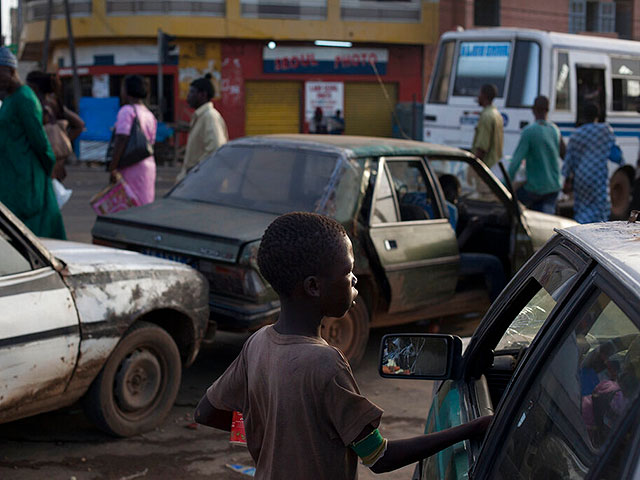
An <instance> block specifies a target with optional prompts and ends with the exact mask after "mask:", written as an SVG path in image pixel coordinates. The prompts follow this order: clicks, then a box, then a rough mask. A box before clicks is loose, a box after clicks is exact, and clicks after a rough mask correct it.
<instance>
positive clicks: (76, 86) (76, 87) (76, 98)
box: [49, 0, 82, 112]
mask: <svg viewBox="0 0 640 480" xmlns="http://www.w3.org/2000/svg"><path fill="white" fill-rule="evenodd" d="M49 1H51V0H49ZM64 15H65V17H66V19H67V36H68V37H69V52H70V53H71V69H72V71H73V103H74V107H75V111H76V112H77V111H78V108H79V106H80V96H81V95H82V91H81V90H80V77H78V65H77V64H76V44H75V41H74V40H73V28H72V26H71V13H70V11H69V0H64Z"/></svg>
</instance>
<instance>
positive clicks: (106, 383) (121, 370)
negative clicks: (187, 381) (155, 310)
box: [83, 322, 182, 437]
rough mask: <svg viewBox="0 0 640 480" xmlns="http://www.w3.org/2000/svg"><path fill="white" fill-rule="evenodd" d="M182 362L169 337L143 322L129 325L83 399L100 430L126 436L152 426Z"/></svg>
mask: <svg viewBox="0 0 640 480" xmlns="http://www.w3.org/2000/svg"><path fill="white" fill-rule="evenodd" d="M181 375H182V364H181V361H180V352H179V351H178V347H177V346H176V344H175V342H174V341H173V338H171V336H170V335H169V334H168V333H167V332H166V331H165V330H163V329H162V328H160V327H158V326H156V325H153V324H151V323H147V322H138V323H136V324H134V325H133V326H132V327H131V328H130V329H129V331H128V332H127V333H126V334H125V336H124V337H123V338H122V339H121V340H120V342H119V343H118V345H117V346H116V348H115V349H114V350H113V352H112V353H111V355H110V356H109V358H108V360H107V362H106V363H105V365H104V367H103V368H102V370H101V371H100V374H99V375H98V376H97V377H96V379H95V380H94V381H93V383H92V384H91V387H90V388H89V391H88V392H87V394H86V395H85V397H84V399H83V404H84V405H83V406H84V409H85V412H86V414H87V416H88V417H89V419H91V421H92V422H93V423H94V424H95V425H96V426H97V427H98V428H100V429H101V430H103V431H105V432H106V433H109V434H111V435H114V436H118V437H130V436H132V435H137V434H139V433H143V432H146V431H149V430H152V429H153V428H155V427H157V426H158V425H160V423H162V421H163V420H164V419H165V418H166V416H167V414H168V413H169V411H170V410H171V407H172V406H173V403H174V402H175V399H176V397H177V396H178V390H179V388H180V377H181Z"/></svg>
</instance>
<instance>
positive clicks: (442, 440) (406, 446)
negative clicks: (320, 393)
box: [354, 416, 493, 473]
mask: <svg viewBox="0 0 640 480" xmlns="http://www.w3.org/2000/svg"><path fill="white" fill-rule="evenodd" d="M492 418H493V417H492V416H485V417H480V418H477V419H475V420H472V421H470V422H468V423H465V424H463V425H459V426H457V427H452V428H449V429H447V430H443V431H441V432H436V433H430V434H428V435H419V436H417V437H411V438H405V439H402V440H388V441H387V449H386V451H385V453H384V455H383V456H382V457H380V458H379V459H378V460H377V461H376V462H375V463H374V464H373V465H371V467H370V468H371V470H372V471H373V472H375V473H384V472H389V471H391V470H396V469H398V468H402V467H404V466H406V465H410V464H412V463H415V462H418V461H420V460H422V459H423V458H426V457H429V456H431V455H433V454H435V453H438V452H439V451H441V450H443V449H445V448H447V447H450V446H451V445H455V444H456V443H458V442H461V441H463V440H466V439H470V438H477V437H482V436H483V435H484V434H485V432H486V431H487V428H488V426H489V423H490V422H491V419H492ZM372 431H373V427H370V426H369V427H367V428H365V429H364V430H363V431H362V433H361V434H360V435H359V436H358V438H356V440H355V442H354V443H358V442H359V441H361V440H362V439H364V438H366V437H367V436H368V435H369V434H370V433H371V432H372Z"/></svg>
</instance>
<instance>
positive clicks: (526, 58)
mask: <svg viewBox="0 0 640 480" xmlns="http://www.w3.org/2000/svg"><path fill="white" fill-rule="evenodd" d="M539 86H540V45H538V44H537V43H536V42H531V41H529V40H518V41H517V42H516V49H515V53H514V55H513V62H512V65H511V81H510V82H509V95H508V96H507V105H508V106H509V107H530V106H531V105H533V101H534V100H535V98H536V97H537V96H538V90H539Z"/></svg>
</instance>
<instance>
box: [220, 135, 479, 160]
mask: <svg viewBox="0 0 640 480" xmlns="http://www.w3.org/2000/svg"><path fill="white" fill-rule="evenodd" d="M228 145H269V146H274V145H279V146H283V147H287V146H289V147H298V148H299V147H308V148H316V149H320V150H325V151H327V150H328V151H334V152H341V153H343V154H346V155H347V156H348V157H372V156H384V155H394V156H399V155H442V156H455V157H467V156H470V155H471V154H470V153H469V152H466V151H464V150H461V149H459V148H455V147H449V146H446V145H438V144H435V143H428V142H419V141H415V140H402V139H398V138H386V137H360V136H351V135H309V134H278V135H260V136H255V137H244V138H239V139H236V140H233V141H231V142H229V144H228Z"/></svg>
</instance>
